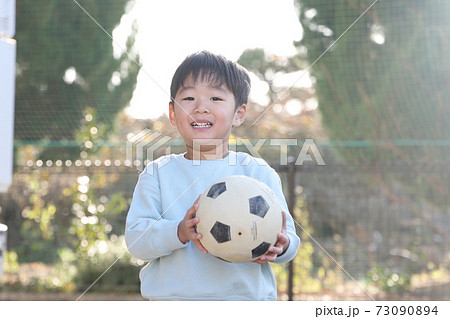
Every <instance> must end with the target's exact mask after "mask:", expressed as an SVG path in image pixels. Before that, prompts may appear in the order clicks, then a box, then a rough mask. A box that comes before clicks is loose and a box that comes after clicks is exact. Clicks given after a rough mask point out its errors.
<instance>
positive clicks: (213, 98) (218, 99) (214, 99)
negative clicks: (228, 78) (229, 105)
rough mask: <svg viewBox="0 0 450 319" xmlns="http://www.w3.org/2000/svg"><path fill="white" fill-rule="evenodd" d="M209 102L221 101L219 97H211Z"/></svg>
mask: <svg viewBox="0 0 450 319" xmlns="http://www.w3.org/2000/svg"><path fill="white" fill-rule="evenodd" d="M211 101H223V100H222V99H221V98H220V97H212V98H211Z"/></svg>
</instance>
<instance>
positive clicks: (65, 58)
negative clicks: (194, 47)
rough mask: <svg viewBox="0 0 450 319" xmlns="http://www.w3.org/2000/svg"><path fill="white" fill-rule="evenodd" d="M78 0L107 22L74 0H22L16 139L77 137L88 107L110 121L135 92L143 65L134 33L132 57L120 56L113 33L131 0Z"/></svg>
mask: <svg viewBox="0 0 450 319" xmlns="http://www.w3.org/2000/svg"><path fill="white" fill-rule="evenodd" d="M78 3H79V5H80V6H81V7H82V8H83V9H84V10H85V11H86V12H88V13H89V14H90V15H91V16H92V17H93V18H94V19H95V20H96V22H97V23H98V24H99V25H100V26H101V28H100V27H99V26H98V25H97V24H96V22H95V21H93V20H92V19H91V17H89V16H88V14H86V12H84V11H83V10H82V8H80V6H78V5H77V3H76V2H75V1H58V0H33V1H31V0H23V1H18V2H17V32H16V34H17V37H16V38H17V42H18V53H17V84H16V111H15V139H16V140H25V141H39V140H48V141H61V140H69V141H71V140H73V139H74V135H75V134H76V132H77V130H78V129H79V127H80V126H81V120H82V119H83V117H84V116H85V114H84V111H85V110H86V109H87V108H92V109H94V110H95V113H96V116H97V120H98V122H99V123H100V124H104V125H107V126H109V127H111V123H112V121H114V119H115V115H116V114H117V113H118V111H120V110H121V109H122V108H123V107H124V106H126V104H127V103H128V101H129V100H130V99H131V96H132V93H133V90H134V85H135V83H136V77H137V73H138V71H139V66H138V63H135V61H136V59H137V56H136V55H135V54H133V53H132V52H131V49H132V46H133V39H134V33H133V32H132V33H131V35H130V37H129V39H128V43H127V45H126V49H127V51H128V52H131V54H132V56H131V57H130V56H129V55H128V54H125V53H122V54H121V55H120V56H116V57H114V54H113V53H114V52H113V45H112V44H113V42H112V39H111V37H110V35H111V34H112V31H113V29H114V28H115V27H116V26H117V25H118V24H119V22H120V18H121V17H122V15H123V14H124V11H125V6H126V5H127V4H128V0H114V1H111V0H98V1H78ZM102 28H103V29H104V30H102ZM133 60H134V61H133ZM54 151H55V150H53V152H54ZM59 155H61V154H59ZM63 155H65V156H67V151H65V153H64V154H63ZM46 156H47V157H50V155H49V154H47V155H46Z"/></svg>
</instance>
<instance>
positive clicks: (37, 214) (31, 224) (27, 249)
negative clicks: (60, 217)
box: [16, 171, 58, 262]
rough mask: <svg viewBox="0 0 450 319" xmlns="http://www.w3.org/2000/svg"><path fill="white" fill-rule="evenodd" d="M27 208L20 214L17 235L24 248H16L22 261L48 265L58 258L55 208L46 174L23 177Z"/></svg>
mask: <svg viewBox="0 0 450 319" xmlns="http://www.w3.org/2000/svg"><path fill="white" fill-rule="evenodd" d="M25 182H26V184H27V190H26V193H28V194H29V197H28V205H27V206H25V208H24V209H23V211H22V217H23V218H24V220H23V223H22V226H21V229H20V234H21V236H22V238H23V242H24V245H21V246H20V247H18V248H17V249H16V251H17V253H18V255H19V256H20V260H21V262H25V261H35V260H39V261H42V262H51V261H54V260H56V259H57V254H56V250H55V249H54V248H55V247H58V243H57V240H56V236H55V227H54V226H55V223H54V219H55V215H56V213H57V208H56V205H55V203H54V202H53V201H51V200H49V197H50V195H49V180H48V174H45V173H40V172H38V171H36V172H33V174H29V175H27V176H26V177H25Z"/></svg>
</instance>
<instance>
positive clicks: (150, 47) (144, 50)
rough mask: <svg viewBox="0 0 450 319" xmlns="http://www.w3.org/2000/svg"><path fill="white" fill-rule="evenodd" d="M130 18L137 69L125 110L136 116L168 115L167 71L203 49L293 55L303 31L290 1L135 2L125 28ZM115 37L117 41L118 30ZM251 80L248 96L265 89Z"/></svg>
mask: <svg viewBox="0 0 450 319" xmlns="http://www.w3.org/2000/svg"><path fill="white" fill-rule="evenodd" d="M134 17H135V18H136V19H137V22H138V35H137V37H136V46H137V48H138V50H139V54H140V57H141V64H142V69H141V72H140V73H139V75H138V82H137V87H136V90H135V92H134V96H133V98H132V100H131V102H130V105H131V106H130V107H129V108H127V113H128V114H129V115H131V116H133V117H136V118H156V117H158V116H160V115H161V114H163V113H167V109H168V102H169V88H170V81H171V78H172V75H173V73H174V72H175V69H176V68H177V67H178V65H179V64H180V63H181V62H182V60H183V59H184V58H185V57H186V56H187V55H189V54H191V53H193V52H196V51H200V50H204V49H205V50H209V51H211V52H214V53H218V54H222V55H224V56H225V57H227V58H229V59H231V60H234V61H235V60H237V59H238V58H239V56H240V55H241V53H242V52H243V51H244V50H246V49H249V48H264V49H265V50H266V51H267V52H270V53H274V54H277V55H293V54H295V48H294V46H293V44H292V42H293V41H294V40H299V39H300V38H301V35H302V28H301V26H300V23H299V22H298V15H297V12H296V9H295V7H294V4H293V0H227V1H210V0H209V1H208V0H191V1H185V0H172V1H148V0H136V5H135V6H134V8H133V10H132V11H131V12H130V14H129V15H128V16H125V17H124V18H123V19H122V26H123V28H124V29H126V28H127V27H129V25H130V23H131V21H132V19H133V18H134ZM114 36H115V38H116V36H117V42H120V32H117V33H115V34H114ZM254 80H255V79H253V78H252V81H253V82H254V83H253V90H252V94H253V96H255V95H258V94H260V93H258V91H259V92H261V90H258V88H261V89H264V86H262V85H261V84H258V83H255V81H254ZM255 98H258V97H256V96H255ZM259 98H261V96H259Z"/></svg>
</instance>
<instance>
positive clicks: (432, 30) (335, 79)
mask: <svg viewBox="0 0 450 319" xmlns="http://www.w3.org/2000/svg"><path fill="white" fill-rule="evenodd" d="M296 3H297V5H298V7H299V8H300V22H301V23H302V25H303V27H304V36H303V39H302V40H301V41H300V42H298V43H297V46H298V48H301V49H303V51H305V50H304V49H306V51H307V59H308V61H309V63H310V64H313V63H314V61H315V60H316V59H318V58H319V57H320V55H322V54H323V53H324V52H325V51H326V50H328V52H327V53H325V54H324V55H323V56H322V57H321V58H320V59H319V60H318V61H317V63H315V64H314V65H313V66H312V69H311V73H312V75H313V76H314V77H315V78H316V83H317V84H316V89H317V94H318V101H319V109H320V111H321V114H322V119H323V125H324V126H325V128H326V129H327V132H328V134H329V136H330V138H331V139H332V140H335V141H349V140H350V141H369V142H370V141H371V142H374V143H377V142H379V141H383V142H390V143H385V144H384V145H382V148H375V147H372V148H371V149H370V152H369V151H368V150H367V149H366V152H365V153H364V154H362V153H357V152H346V154H344V157H346V158H347V159H353V160H354V159H358V160H364V161H371V162H376V161H379V160H380V159H386V158H387V157H391V158H392V157H393V158H396V159H398V160H402V161H407V160H408V158H410V157H412V156H414V157H416V158H417V156H418V157H420V158H422V159H426V158H429V157H430V156H431V153H430V152H432V151H435V152H439V151H442V150H443V149H442V148H441V149H440V150H438V151H437V150H436V149H433V150H431V149H423V148H421V149H418V148H417V147H410V148H401V147H399V146H401V145H405V144H408V143H409V144H413V145H416V144H415V143H416V142H417V140H422V141H423V140H426V141H427V140H445V139H447V138H448V137H449V136H450V125H449V122H448V118H449V115H450V108H449V107H448V100H449V98H450V91H449V90H448V86H449V81H450V78H449V76H448V74H449V73H448V61H449V58H450V51H449V50H448V36H447V34H448V33H449V32H450V26H449V24H448V23H447V21H448V20H449V19H450V3H449V2H448V1H445V0H432V1H426V2H424V1H418V0H415V1H406V0H398V1H378V2H376V3H375V4H374V5H373V7H372V8H370V10H368V11H367V12H366V13H365V14H363V12H364V11H365V10H366V9H367V8H368V7H369V6H370V5H371V4H372V3H373V1H368V0H356V1H355V0H352V1H350V0H339V1H327V0H296ZM362 14H363V15H362ZM360 15H362V16H361V17H360ZM358 17H360V19H359V20H358V21H357V22H356V23H355V24H354V25H353V26H351V25H352V24H353V23H354V22H355V21H356V20H357V19H358ZM350 26H351V27H350ZM349 27H350V29H349V30H348V31H347V32H346V30H347V28H349ZM344 33H345V34H344ZM341 35H342V37H341V38H339V37H340V36H341ZM338 38H339V40H338ZM334 41H337V42H336V43H335V44H334V45H332V44H333V43H334ZM331 45H332V46H331ZM330 46H331V47H330ZM416 146H417V145H416ZM383 149H384V150H383ZM435 155H437V156H443V155H444V154H441V153H435Z"/></svg>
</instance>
